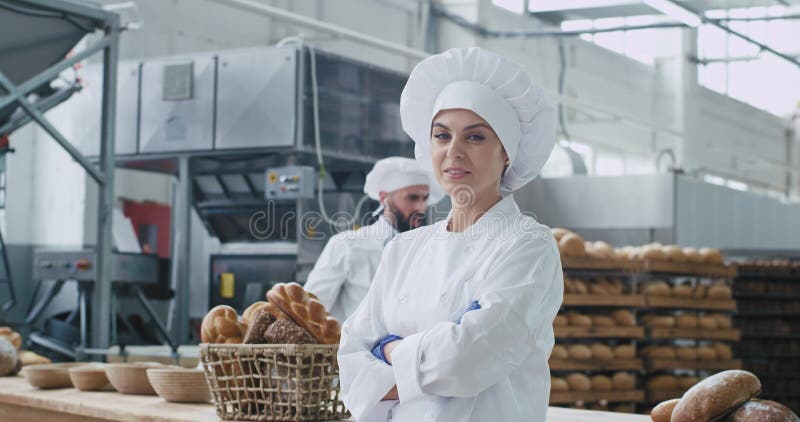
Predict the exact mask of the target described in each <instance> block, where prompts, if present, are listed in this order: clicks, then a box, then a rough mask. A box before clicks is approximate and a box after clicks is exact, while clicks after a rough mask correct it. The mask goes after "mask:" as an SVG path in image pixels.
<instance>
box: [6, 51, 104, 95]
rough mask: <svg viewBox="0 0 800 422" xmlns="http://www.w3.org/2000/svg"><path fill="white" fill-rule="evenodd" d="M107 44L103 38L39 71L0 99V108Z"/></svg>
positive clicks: (50, 79) (47, 81)
mask: <svg viewBox="0 0 800 422" xmlns="http://www.w3.org/2000/svg"><path fill="white" fill-rule="evenodd" d="M108 43H109V40H108V38H106V37H104V38H103V39H101V40H99V41H97V42H96V43H94V44H92V45H90V46H89V47H86V49H85V50H82V51H80V52H78V53H75V54H74V55H73V56H72V57H70V58H66V59H64V60H62V61H60V62H58V63H56V64H54V65H52V66H50V67H48V68H47V69H45V70H43V71H41V72H40V73H39V74H38V75H36V76H34V77H33V78H31V79H28V80H27V81H25V82H23V83H22V84H20V85H19V86H17V87H16V90H15V91H13V92H9V93H8V95H5V96H3V97H0V108H3V107H5V106H7V105H9V104H11V103H13V102H14V101H16V100H17V98H20V97H24V96H26V95H28V93H30V92H31V91H33V90H34V89H36V88H38V87H40V86H42V85H43V84H46V83H49V82H50V81H52V80H53V79H55V78H56V77H57V76H58V75H59V74H60V73H61V72H62V71H63V70H64V69H66V68H68V67H70V66H72V65H74V64H75V63H78V62H80V61H81V60H84V59H86V58H88V57H89V56H91V55H93V54H94V53H97V52H98V51H100V50H102V49H104V48H106V47H107V46H108Z"/></svg>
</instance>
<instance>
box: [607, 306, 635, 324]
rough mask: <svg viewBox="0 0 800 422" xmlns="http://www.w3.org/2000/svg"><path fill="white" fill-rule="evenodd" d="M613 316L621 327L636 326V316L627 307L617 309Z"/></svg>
mask: <svg viewBox="0 0 800 422" xmlns="http://www.w3.org/2000/svg"><path fill="white" fill-rule="evenodd" d="M611 318H613V319H614V322H615V323H616V324H617V325H619V326H620V327H634V326H636V317H635V316H633V312H631V311H629V310H627V309H617V310H616V311H614V312H612V313H611Z"/></svg>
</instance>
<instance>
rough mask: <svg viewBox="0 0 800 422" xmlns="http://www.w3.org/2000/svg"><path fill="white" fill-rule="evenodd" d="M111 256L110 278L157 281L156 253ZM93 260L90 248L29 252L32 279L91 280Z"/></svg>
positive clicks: (95, 277)
mask: <svg viewBox="0 0 800 422" xmlns="http://www.w3.org/2000/svg"><path fill="white" fill-rule="evenodd" d="M112 258H113V259H112V262H111V263H110V265H111V268H112V278H111V280H112V281H114V282H128V283H157V282H158V276H159V273H158V256H156V255H141V254H127V253H114V254H112ZM96 262H97V257H96V255H95V253H94V251H92V250H81V251H36V252H34V254H33V279H34V280H77V281H95V280H96V279H97V270H96V265H95V263H96Z"/></svg>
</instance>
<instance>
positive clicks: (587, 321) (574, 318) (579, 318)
mask: <svg viewBox="0 0 800 422" xmlns="http://www.w3.org/2000/svg"><path fill="white" fill-rule="evenodd" d="M567 319H569V325H571V326H573V327H591V326H592V319H591V318H590V317H589V316H587V315H581V314H579V313H576V312H569V313H567Z"/></svg>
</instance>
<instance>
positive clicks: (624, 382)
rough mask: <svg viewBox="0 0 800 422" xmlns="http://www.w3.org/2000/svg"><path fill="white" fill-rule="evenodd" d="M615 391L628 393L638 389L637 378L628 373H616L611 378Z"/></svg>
mask: <svg viewBox="0 0 800 422" xmlns="http://www.w3.org/2000/svg"><path fill="white" fill-rule="evenodd" d="M611 383H612V384H613V385H614V389H615V390H620V391H626V390H633V389H635V388H636V377H635V376H633V375H631V374H629V373H627V372H615V373H614V375H613V376H612V377H611Z"/></svg>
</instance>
